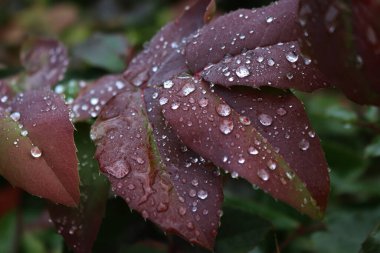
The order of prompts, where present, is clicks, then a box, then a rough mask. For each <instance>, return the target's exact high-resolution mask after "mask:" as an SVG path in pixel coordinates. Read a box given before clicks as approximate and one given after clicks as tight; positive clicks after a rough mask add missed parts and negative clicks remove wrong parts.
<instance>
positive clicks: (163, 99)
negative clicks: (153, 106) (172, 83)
mask: <svg viewBox="0 0 380 253" xmlns="http://www.w3.org/2000/svg"><path fill="white" fill-rule="evenodd" d="M168 101H169V99H167V98H166V97H162V98H160V105H165V104H166V103H167V102H168Z"/></svg>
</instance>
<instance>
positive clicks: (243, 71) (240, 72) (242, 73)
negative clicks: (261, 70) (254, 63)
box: [235, 65, 249, 78]
mask: <svg viewBox="0 0 380 253" xmlns="http://www.w3.org/2000/svg"><path fill="white" fill-rule="evenodd" d="M235 73H236V75H237V76H238V77H239V78H244V77H247V76H249V70H248V68H247V67H246V66H244V65H242V66H239V67H238V68H237V69H236V72H235Z"/></svg>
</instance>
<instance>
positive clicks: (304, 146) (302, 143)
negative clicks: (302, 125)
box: [298, 139, 310, 151]
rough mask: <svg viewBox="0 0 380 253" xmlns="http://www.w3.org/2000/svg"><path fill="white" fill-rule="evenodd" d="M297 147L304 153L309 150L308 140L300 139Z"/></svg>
mask: <svg viewBox="0 0 380 253" xmlns="http://www.w3.org/2000/svg"><path fill="white" fill-rule="evenodd" d="M298 147H299V148H300V149H301V150H303V151H306V150H308V149H309V147H310V143H309V141H308V140H306V139H302V140H301V141H300V142H299V143H298Z"/></svg>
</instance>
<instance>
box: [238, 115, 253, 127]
mask: <svg viewBox="0 0 380 253" xmlns="http://www.w3.org/2000/svg"><path fill="white" fill-rule="evenodd" d="M239 121H240V123H241V124H243V125H244V126H249V125H250V124H251V120H250V119H249V118H248V117H246V116H240V117H239Z"/></svg>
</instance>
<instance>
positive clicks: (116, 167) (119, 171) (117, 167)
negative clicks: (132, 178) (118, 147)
mask: <svg viewBox="0 0 380 253" xmlns="http://www.w3.org/2000/svg"><path fill="white" fill-rule="evenodd" d="M104 169H105V171H106V172H107V173H108V174H110V175H112V176H114V177H116V178H119V179H120V178H123V177H125V176H126V175H128V173H129V166H128V164H126V163H125V161H120V160H119V161H116V162H115V163H113V164H111V165H109V166H106V167H105V168H104Z"/></svg>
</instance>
